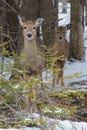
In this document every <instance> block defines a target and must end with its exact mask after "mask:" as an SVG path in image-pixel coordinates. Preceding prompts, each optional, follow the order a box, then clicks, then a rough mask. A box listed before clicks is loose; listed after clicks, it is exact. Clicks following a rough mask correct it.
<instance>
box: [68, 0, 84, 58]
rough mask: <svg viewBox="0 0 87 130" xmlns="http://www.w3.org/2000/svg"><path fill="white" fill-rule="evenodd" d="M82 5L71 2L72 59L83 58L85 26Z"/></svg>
mask: <svg viewBox="0 0 87 130" xmlns="http://www.w3.org/2000/svg"><path fill="white" fill-rule="evenodd" d="M82 16H83V15H82V4H81V2H80V0H71V32H70V58H71V57H73V58H75V59H82V58H83V52H84V51H83V50H84V42H83V25H82V21H83V20H82Z"/></svg>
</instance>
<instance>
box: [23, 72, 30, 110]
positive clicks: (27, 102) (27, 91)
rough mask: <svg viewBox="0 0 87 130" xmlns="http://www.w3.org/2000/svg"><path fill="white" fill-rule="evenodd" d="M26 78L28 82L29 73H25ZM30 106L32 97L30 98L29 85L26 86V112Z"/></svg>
mask: <svg viewBox="0 0 87 130" xmlns="http://www.w3.org/2000/svg"><path fill="white" fill-rule="evenodd" d="M24 80H25V82H26V84H27V82H28V80H29V75H28V74H24ZM30 106H31V99H30V98H29V87H28V86H27V87H26V88H25V110H26V112H29V111H30Z"/></svg>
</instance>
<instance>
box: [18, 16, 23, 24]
mask: <svg viewBox="0 0 87 130" xmlns="http://www.w3.org/2000/svg"><path fill="white" fill-rule="evenodd" d="M18 20H19V23H20V25H21V26H23V21H22V18H21V17H20V16H19V15H18Z"/></svg>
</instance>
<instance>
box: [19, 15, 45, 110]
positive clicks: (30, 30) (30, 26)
mask: <svg viewBox="0 0 87 130" xmlns="http://www.w3.org/2000/svg"><path fill="white" fill-rule="evenodd" d="M18 18H19V23H20V25H21V26H22V27H23V37H24V48H23V50H22V53H23V57H22V59H21V60H20V64H21V65H23V66H24V68H25V69H26V70H27V72H25V73H24V79H25V81H26V82H28V80H29V78H30V77H31V76H32V75H38V74H39V75H40V76H41V74H42V69H43V68H44V66H45V62H44V59H43V58H42V54H43V53H44V48H43V47H42V45H43V44H44V43H43V41H42V40H41V39H40V38H38V37H37V36H36V29H37V27H38V26H40V25H41V24H42V23H43V21H44V19H43V18H38V19H37V20H36V21H31V20H28V21H24V22H23V21H22V19H21V17H20V16H18ZM29 92H30V90H29V87H27V88H26V90H25V93H26V96H25V107H26V111H29V109H30V107H31V105H30V104H31V99H30V98H29ZM32 93H33V97H34V99H33V105H34V106H33V109H34V111H35V112H37V103H36V99H37V92H36V86H35V83H33V85H32Z"/></svg>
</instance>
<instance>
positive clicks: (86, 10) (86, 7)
mask: <svg viewBox="0 0 87 130" xmlns="http://www.w3.org/2000/svg"><path fill="white" fill-rule="evenodd" d="M85 12H86V17H85V25H87V5H86V6H85Z"/></svg>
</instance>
